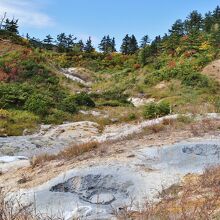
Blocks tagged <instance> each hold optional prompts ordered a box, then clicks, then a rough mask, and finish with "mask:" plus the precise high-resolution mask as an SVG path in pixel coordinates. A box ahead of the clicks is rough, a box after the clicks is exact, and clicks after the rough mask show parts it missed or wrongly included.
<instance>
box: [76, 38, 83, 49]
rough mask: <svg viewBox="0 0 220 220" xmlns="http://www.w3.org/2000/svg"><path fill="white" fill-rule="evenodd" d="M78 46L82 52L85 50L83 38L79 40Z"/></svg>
mask: <svg viewBox="0 0 220 220" xmlns="http://www.w3.org/2000/svg"><path fill="white" fill-rule="evenodd" d="M76 46H77V47H78V48H79V51H80V52H83V50H84V43H83V41H82V40H79V42H78V43H77V44H76Z"/></svg>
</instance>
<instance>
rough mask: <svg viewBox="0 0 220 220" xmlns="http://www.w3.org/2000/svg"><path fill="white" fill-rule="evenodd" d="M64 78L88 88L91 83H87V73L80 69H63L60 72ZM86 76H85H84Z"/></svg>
mask: <svg viewBox="0 0 220 220" xmlns="http://www.w3.org/2000/svg"><path fill="white" fill-rule="evenodd" d="M61 73H62V74H63V75H64V76H65V77H66V78H68V79H70V80H72V81H75V82H78V83H80V84H82V85H84V86H90V85H91V82H89V81H88V73H86V70H83V69H82V68H81V69H80V68H74V67H71V68H64V69H62V72H61ZM86 75H87V76H86ZM90 77H91V76H90Z"/></svg>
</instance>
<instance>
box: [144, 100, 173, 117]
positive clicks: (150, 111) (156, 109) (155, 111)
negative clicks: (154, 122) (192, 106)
mask: <svg viewBox="0 0 220 220" xmlns="http://www.w3.org/2000/svg"><path fill="white" fill-rule="evenodd" d="M169 113H170V104H169V103H166V102H160V103H159V104H156V103H150V104H148V105H146V106H145V107H144V112H143V115H144V117H145V118H147V119H152V118H156V117H161V116H165V115H168V114H169Z"/></svg>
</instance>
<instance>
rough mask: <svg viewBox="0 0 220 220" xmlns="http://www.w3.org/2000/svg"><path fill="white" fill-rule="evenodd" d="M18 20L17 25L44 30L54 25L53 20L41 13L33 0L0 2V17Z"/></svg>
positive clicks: (3, 0) (0, 0) (6, 0)
mask: <svg viewBox="0 0 220 220" xmlns="http://www.w3.org/2000/svg"><path fill="white" fill-rule="evenodd" d="M5 12H7V16H8V17H10V18H12V17H14V18H18V19H19V25H22V26H31V27H37V28H45V27H49V26H53V25H54V21H53V19H52V18H51V17H50V16H48V15H47V14H45V13H43V12H41V7H40V5H39V4H36V1H34V0H0V17H1V16H2V15H3V14H4V13H5Z"/></svg>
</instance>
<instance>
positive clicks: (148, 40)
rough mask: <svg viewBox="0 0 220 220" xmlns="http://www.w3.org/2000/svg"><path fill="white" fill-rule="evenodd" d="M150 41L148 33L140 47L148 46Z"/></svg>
mask: <svg viewBox="0 0 220 220" xmlns="http://www.w3.org/2000/svg"><path fill="white" fill-rule="evenodd" d="M149 43H150V38H149V36H148V35H145V36H144V37H143V38H142V39H141V45H140V48H144V47H146V46H147V45H149Z"/></svg>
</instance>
